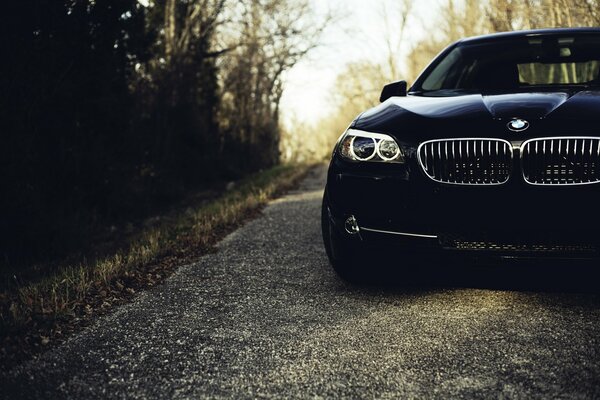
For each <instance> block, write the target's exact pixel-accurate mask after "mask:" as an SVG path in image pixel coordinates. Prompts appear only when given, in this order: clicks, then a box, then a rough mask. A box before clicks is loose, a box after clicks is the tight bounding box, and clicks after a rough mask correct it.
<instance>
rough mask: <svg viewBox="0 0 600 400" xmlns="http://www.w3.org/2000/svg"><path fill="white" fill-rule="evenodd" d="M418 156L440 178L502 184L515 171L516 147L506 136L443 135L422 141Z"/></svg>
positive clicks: (427, 170)
mask: <svg viewBox="0 0 600 400" xmlns="http://www.w3.org/2000/svg"><path fill="white" fill-rule="evenodd" d="M417 157H418V160H419V164H420V165H421V167H422V168H423V171H424V172H425V173H426V174H427V176H429V178H431V179H433V180H434V181H436V182H442V183H449V184H457V185H500V184H503V183H505V182H506V181H508V179H509V177H510V174H511V171H512V159H513V150H512V145H511V144H510V142H508V141H506V140H502V139H484V138H468V139H441V140H431V141H427V142H424V143H422V144H421V145H420V146H419V148H418V149H417Z"/></svg>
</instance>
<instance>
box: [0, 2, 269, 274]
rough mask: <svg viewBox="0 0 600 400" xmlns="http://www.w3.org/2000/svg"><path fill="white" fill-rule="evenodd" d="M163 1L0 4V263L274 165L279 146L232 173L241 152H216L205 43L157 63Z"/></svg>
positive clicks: (42, 252) (52, 249) (56, 247)
mask: <svg viewBox="0 0 600 400" xmlns="http://www.w3.org/2000/svg"><path fill="white" fill-rule="evenodd" d="M164 3H165V2H164V1H163V2H160V1H158V2H156V3H155V5H154V7H151V8H145V7H143V6H141V5H140V4H138V2H137V1H136V0H96V1H90V0H87V1H85V0H19V1H10V2H8V3H7V4H6V5H5V9H4V10H3V12H2V13H1V16H0V29H1V31H0V32H1V39H0V40H1V49H0V50H1V51H2V55H3V60H2V61H3V62H2V67H1V69H0V135H1V138H0V185H1V187H2V191H1V193H2V194H1V196H0V256H1V257H3V260H0V263H1V264H5V265H12V266H14V265H19V264H26V263H32V262H36V261H39V260H44V261H46V260H48V259H52V258H56V257H61V256H63V255H65V254H66V253H68V252H70V251H72V250H73V249H79V250H81V249H85V248H86V247H87V246H89V245H90V242H91V241H92V240H93V238H94V232H96V231H97V230H98V229H100V228H103V227H106V226H108V225H110V224H112V223H116V222H118V221H122V220H124V218H136V217H143V216H145V215H148V213H149V212H151V210H153V209H156V208H157V207H158V206H160V205H162V204H165V203H166V202H170V201H172V200H174V199H176V198H178V197H179V196H180V195H181V194H183V193H184V192H185V191H186V190H189V189H190V188H194V187H197V186H198V185H202V184H204V183H206V182H209V181H211V180H214V179H219V178H232V177H234V176H235V175H239V174H240V171H244V172H251V171H253V170H256V169H258V168H262V167H265V166H268V164H270V165H272V164H273V163H275V162H276V159H277V157H276V156H274V155H276V154H277V149H274V150H273V149H271V151H272V154H271V156H270V158H269V161H268V162H264V160H260V162H258V161H256V162H255V161H253V160H248V159H244V164H239V165H236V164H235V162H234V160H237V159H241V158H240V157H239V156H235V157H234V156H233V155H232V156H231V157H229V158H228V157H224V156H223V155H224V154H225V153H224V151H225V150H226V149H227V146H224V145H223V140H221V139H220V134H219V126H218V124H217V122H216V119H217V112H218V110H217V108H218V106H219V101H220V99H219V94H218V81H217V73H218V70H217V66H216V59H215V57H213V56H212V55H210V54H209V50H210V49H209V46H210V35H206V36H205V37H204V39H203V40H195V41H194V42H193V45H191V46H190V47H189V48H188V49H186V53H185V57H179V58H173V59H172V60H167V61H169V62H166V63H165V62H164V58H163V57H164V53H165V48H164V47H165V46H164V40H161V37H160V35H161V29H162V27H163V26H162V24H163V23H164V10H165V4H164ZM180 4H183V5H185V4H186V2H181V3H180ZM269 134H270V135H275V136H277V135H278V130H277V129H274V130H273V131H271V132H270V133H269ZM229 147H234V148H235V151H241V150H244V151H245V150H248V149H240V146H233V145H232V146H229ZM238 155H239V154H238ZM224 175H227V176H224Z"/></svg>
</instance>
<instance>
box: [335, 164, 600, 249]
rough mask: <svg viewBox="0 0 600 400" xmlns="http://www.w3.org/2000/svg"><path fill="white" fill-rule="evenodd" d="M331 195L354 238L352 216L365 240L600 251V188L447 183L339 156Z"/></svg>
mask: <svg viewBox="0 0 600 400" xmlns="http://www.w3.org/2000/svg"><path fill="white" fill-rule="evenodd" d="M327 196H328V199H327V203H328V205H329V212H330V217H331V219H332V223H334V225H335V226H336V227H338V229H339V230H340V232H341V234H343V235H349V234H348V233H347V232H346V231H345V229H344V221H345V220H346V219H347V218H348V217H349V216H354V217H355V218H356V220H357V221H358V225H359V228H360V235H358V236H359V239H358V240H360V241H361V243H362V244H365V245H378V244H382V243H386V244H392V245H394V246H402V247H404V248H405V249H407V250H408V251H422V250H425V251H428V252H434V251H452V252H464V253H469V254H474V253H477V254H483V253H486V254H491V255H498V256H501V257H523V258H529V257H566V258H597V257H598V255H599V252H598V249H599V248H600V239H599V232H600V212H599V211H600V185H586V186H571V187H540V186H531V185H527V184H526V183H525V182H522V181H519V180H516V179H515V180H511V181H509V182H507V183H506V184H504V185H498V186H456V185H444V184H440V183H436V182H433V181H431V180H429V179H428V178H426V177H425V176H424V174H423V173H422V172H421V170H420V169H419V168H418V166H417V165H416V164H413V165H411V164H410V163H408V164H406V165H401V166H395V167H394V169H388V170H374V169H370V170H367V169H363V170H359V169H358V168H355V169H352V168H346V165H344V164H343V163H340V162H336V160H334V161H333V162H332V164H331V166H330V169H329V176H328V184H327ZM350 236H352V235H350ZM352 240H356V238H352Z"/></svg>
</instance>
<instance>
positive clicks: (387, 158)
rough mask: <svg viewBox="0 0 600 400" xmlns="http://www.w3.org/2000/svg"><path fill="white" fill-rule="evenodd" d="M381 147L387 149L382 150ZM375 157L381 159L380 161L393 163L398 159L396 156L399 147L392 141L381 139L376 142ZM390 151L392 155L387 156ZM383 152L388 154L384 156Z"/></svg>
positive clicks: (398, 153) (398, 152)
mask: <svg viewBox="0 0 600 400" xmlns="http://www.w3.org/2000/svg"><path fill="white" fill-rule="evenodd" d="M382 146H384V147H385V146H388V147H387V148H384V149H383V150H382ZM376 150H377V155H378V156H379V157H381V159H382V160H384V161H393V160H395V159H396V158H398V156H399V155H400V151H401V150H400V146H398V144H397V143H396V142H395V141H394V140H389V139H382V140H380V141H379V142H377V149H376ZM390 151H392V152H393V155H391V156H390V155H389V152H390ZM385 152H388V154H387V155H386V154H384V153H385Z"/></svg>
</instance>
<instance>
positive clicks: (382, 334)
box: [0, 168, 600, 398]
mask: <svg viewBox="0 0 600 400" xmlns="http://www.w3.org/2000/svg"><path fill="white" fill-rule="evenodd" d="M323 182H324V169H323V168H321V169H317V170H315V171H314V172H313V174H312V175H311V176H310V177H309V178H308V179H306V180H305V181H304V183H303V184H302V186H301V187H300V188H299V190H298V191H296V192H292V193H290V194H288V195H287V196H285V197H284V198H282V199H279V200H277V201H275V202H273V203H272V204H271V205H270V206H268V207H267V208H266V209H265V211H264V215H262V216H261V217H260V218H258V219H256V220H254V221H252V222H250V223H249V224H247V225H246V226H244V227H243V228H241V229H239V230H238V231H236V232H235V233H233V234H231V235H230V236H228V237H227V238H226V239H225V240H224V241H223V242H222V243H221V244H220V245H219V251H218V252H217V253H215V254H211V255H208V256H206V257H204V258H202V259H201V260H200V261H199V262H198V263H196V264H193V265H186V266H182V267H181V268H180V269H179V270H178V272H177V273H176V274H175V275H174V276H172V277H171V278H170V279H168V281H167V282H166V283H165V284H163V285H161V286H160V287H156V288H154V289H152V290H149V291H147V292H145V293H143V294H141V295H140V296H139V297H138V298H137V299H136V300H135V301H134V302H133V303H131V304H129V305H126V306H123V307H121V308H119V309H117V310H116V311H115V312H114V313H112V314H111V315H109V316H106V317H103V318H101V319H100V320H98V321H97V323H95V324H94V325H93V326H91V327H89V328H88V329H86V330H85V331H83V332H82V333H80V334H78V335H76V336H74V337H72V338H71V339H70V340H68V341H67V342H66V343H64V344H63V345H61V346H60V347H58V348H55V349H53V350H51V351H49V352H47V353H46V354H44V355H43V356H42V357H41V358H40V359H38V360H35V361H31V362H29V363H26V364H24V365H22V366H19V367H17V368H15V369H14V370H12V371H11V372H10V374H9V375H5V376H2V377H0V379H1V380H0V391H2V392H1V394H2V397H4V398H9V397H10V398H17V397H44V398H50V397H52V398H56V397H57V398H165V397H167V398H168V397H171V398H201V397H211V398H231V397H235V398H256V397H278V398H281V397H302V398H305V397H322V398H330V397H346V398H399V397H400V398H474V397H477V398H598V397H600V297H599V296H598V294H597V287H600V281H599V280H598V279H597V278H596V276H595V274H594V273H593V271H592V270H590V269H589V268H583V267H582V268H579V267H577V268H576V267H574V266H572V265H563V266H560V267H558V268H555V267H552V268H550V267H549V266H547V265H540V266H533V267H532V266H522V265H514V264H507V265H501V266H495V267H486V266H482V265H472V266H454V265H438V266H437V269H433V270H430V269H425V270H426V271H427V272H425V273H423V274H421V276H420V277H416V278H411V279H412V286H407V285H406V282H402V279H399V280H398V281H394V280H388V279H385V281H386V284H383V283H380V284H371V285H363V286H356V285H350V284H346V283H344V282H342V281H340V280H339V279H338V278H337V277H336V276H335V275H334V273H333V272H332V271H331V269H330V268H329V266H328V263H327V260H326V257H325V252H324V250H323V246H322V243H321V236H320V228H319V208H320V201H321V195H322V187H323ZM432 267H433V266H432ZM401 283H403V284H401Z"/></svg>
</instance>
